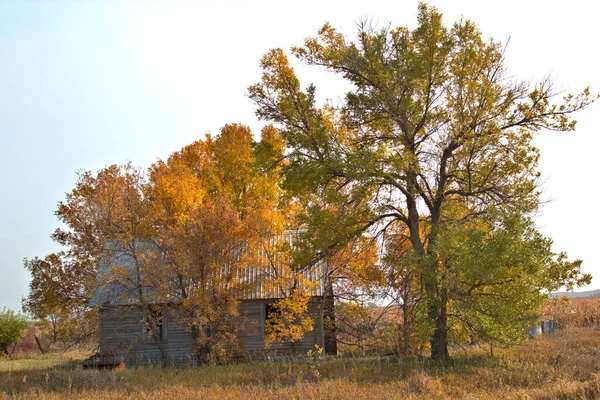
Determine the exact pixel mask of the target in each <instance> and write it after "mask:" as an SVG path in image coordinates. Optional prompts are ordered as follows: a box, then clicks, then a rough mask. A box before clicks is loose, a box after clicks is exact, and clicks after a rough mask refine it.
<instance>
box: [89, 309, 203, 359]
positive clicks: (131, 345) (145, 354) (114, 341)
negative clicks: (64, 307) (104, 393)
mask: <svg viewBox="0 0 600 400" xmlns="http://www.w3.org/2000/svg"><path fill="white" fill-rule="evenodd" d="M164 315H165V316H166V333H165V339H164V345H165V350H166V352H167V354H168V355H169V361H170V362H171V363H172V364H173V365H176V366H180V365H185V364H189V363H190V362H191V360H192V359H191V354H192V353H193V352H192V337H191V335H190V332H189V331H187V330H186V329H184V328H183V327H181V326H180V325H178V324H177V323H176V322H175V320H174V318H173V317H172V316H171V315H169V312H168V311H167V312H166V313H165V314H164ZM100 346H101V349H100V351H101V352H102V353H105V352H111V351H116V352H117V353H118V354H119V355H123V356H125V357H126V360H125V364H126V365H132V366H133V365H161V364H162V356H161V353H160V349H159V347H158V344H157V343H156V342H155V341H154V339H152V338H148V335H147V334H146V330H145V327H144V324H143V313H142V310H141V308H139V307H118V308H105V309H102V310H101V311H100Z"/></svg>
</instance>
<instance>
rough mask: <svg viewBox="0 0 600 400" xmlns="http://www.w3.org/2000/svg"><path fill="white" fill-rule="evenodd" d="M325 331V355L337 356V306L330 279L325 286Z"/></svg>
mask: <svg viewBox="0 0 600 400" xmlns="http://www.w3.org/2000/svg"><path fill="white" fill-rule="evenodd" d="M323 330H324V333H325V340H324V342H325V343H323V345H324V351H325V354H328V355H334V356H335V355H337V337H336V329H335V304H334V297H333V285H332V283H331V281H330V280H329V279H328V280H327V282H326V284H325V293H324V297H323Z"/></svg>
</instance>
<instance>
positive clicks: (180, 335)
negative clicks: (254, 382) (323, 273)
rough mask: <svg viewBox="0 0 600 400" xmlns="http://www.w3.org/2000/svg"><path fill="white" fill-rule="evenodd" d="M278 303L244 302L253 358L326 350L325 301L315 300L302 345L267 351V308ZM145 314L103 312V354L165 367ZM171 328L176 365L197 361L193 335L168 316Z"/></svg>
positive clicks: (245, 339) (244, 336) (245, 335)
mask: <svg viewBox="0 0 600 400" xmlns="http://www.w3.org/2000/svg"><path fill="white" fill-rule="evenodd" d="M274 301H275V300H244V301H242V303H241V305H240V311H241V312H243V313H244V314H245V315H246V317H247V318H248V322H247V324H246V326H245V329H244V330H243V332H242V333H241V334H240V339H241V341H242V343H243V345H244V350H245V351H246V352H247V353H248V354H249V355H250V356H251V357H253V358H277V357H278V356H282V355H285V354H290V353H295V354H306V352H307V351H309V350H312V349H314V346H315V344H317V345H319V346H320V347H323V323H322V322H323V318H322V301H321V298H315V300H313V301H311V303H310V305H309V313H310V315H311V316H312V318H313V320H314V328H313V330H312V331H311V332H307V333H306V334H305V335H304V338H303V340H302V341H301V342H297V343H294V345H293V346H292V345H291V344H290V343H284V344H273V345H271V346H270V347H269V349H266V350H265V348H264V340H263V338H264V334H265V317H266V312H265V307H266V305H267V304H271V303H273V302H274ZM142 321H143V313H142V310H141V308H139V307H115V308H104V309H101V310H100V332H101V334H100V352H101V353H107V352H112V351H116V352H117V353H118V355H120V356H125V357H126V360H125V364H126V365H129V366H146V365H161V363H162V357H161V354H160V350H159V347H158V344H157V343H156V342H154V340H153V339H151V338H147V335H146V333H145V328H144V325H143V323H142ZM166 321H167V329H166V339H165V342H164V343H165V349H166V351H167V353H168V354H169V358H170V362H171V363H172V364H173V365H176V366H181V365H186V364H190V363H192V362H193V361H192V360H193V346H192V338H191V333H190V332H189V331H188V330H186V329H185V328H184V327H182V326H180V325H178V324H177V323H176V321H175V320H174V318H173V317H172V316H170V315H169V313H168V312H167V313H166Z"/></svg>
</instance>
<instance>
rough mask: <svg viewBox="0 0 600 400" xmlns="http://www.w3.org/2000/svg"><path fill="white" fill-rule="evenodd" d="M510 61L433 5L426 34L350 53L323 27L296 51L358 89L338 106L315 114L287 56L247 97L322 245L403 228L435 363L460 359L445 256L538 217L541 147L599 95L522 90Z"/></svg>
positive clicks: (397, 35) (400, 32)
mask: <svg viewBox="0 0 600 400" xmlns="http://www.w3.org/2000/svg"><path fill="white" fill-rule="evenodd" d="M504 51H505V47H504V46H503V45H502V44H501V43H499V42H495V41H493V40H484V38H482V35H481V33H480V31H479V30H478V29H477V28H476V27H475V25H474V23H472V22H471V21H468V20H460V21H457V22H456V23H454V24H453V25H452V27H450V28H448V27H446V26H445V25H444V24H443V23H442V15H441V13H439V12H438V11H437V10H436V9H435V8H432V7H429V6H427V5H425V4H421V5H420V6H419V14H418V25H417V27H416V28H415V29H412V30H411V29H408V28H406V27H398V28H395V29H388V28H377V27H375V26H373V25H372V24H370V23H369V22H368V21H363V22H361V23H360V24H359V28H358V33H357V38H356V41H351V40H349V39H348V38H346V37H345V36H344V35H343V34H341V33H340V32H338V31H337V30H336V29H335V28H333V27H332V26H331V25H329V24H325V25H324V26H323V27H322V28H321V29H320V30H319V32H318V35H317V36H316V37H313V38H308V39H306V41H305V42H304V45H303V46H298V47H294V48H292V53H293V55H294V56H296V58H298V59H299V60H300V61H302V62H303V63H305V64H307V65H310V66H317V67H320V68H323V69H325V70H326V71H329V72H330V73H332V74H337V75H339V76H341V77H343V78H344V79H346V80H347V81H348V82H349V83H350V85H351V88H352V89H351V90H350V91H349V92H348V93H346V95H345V97H344V99H343V101H342V102H341V104H340V105H339V106H336V107H334V106H332V105H325V106H323V107H319V106H318V105H317V104H315V93H316V88H315V87H314V86H313V85H308V86H307V87H306V88H305V89H303V88H302V86H301V85H300V81H299V79H298V78H297V77H296V75H295V72H294V70H293V68H292V67H291V66H290V63H289V61H288V59H287V56H286V55H285V53H284V52H283V51H282V50H281V49H274V50H271V51H269V52H268V53H267V54H265V55H264V57H263V58H262V61H261V65H262V68H263V71H264V72H263V76H262V80H261V81H260V82H258V83H257V84H255V85H253V86H250V88H249V96H250V97H251V98H252V99H253V100H254V101H255V103H256V106H257V115H258V116H259V117H261V118H263V119H266V120H268V121H271V122H273V123H276V124H277V125H278V126H279V127H280V129H281V133H282V136H283V138H284V139H285V140H286V143H287V145H288V150H287V151H288V152H287V156H288V160H289V163H288V165H287V166H286V167H285V169H284V176H285V187H286V188H288V189H289V190H293V191H294V192H295V193H297V194H298V195H299V196H306V197H307V198H309V200H308V201H307V203H306V204H307V209H306V215H307V220H308V221H310V224H311V225H313V226H314V227H315V228H314V232H315V233H317V232H318V235H317V234H316V235H315V237H316V236H320V237H321V238H323V237H326V236H327V233H326V232H334V233H333V236H335V239H333V240H332V241H331V242H332V243H333V244H334V246H337V245H339V244H341V243H342V242H344V241H345V242H347V241H348V240H349V239H350V238H352V237H356V236H357V235H360V234H361V233H365V232H366V233H368V234H369V235H371V236H379V237H384V236H385V234H386V232H387V231H388V230H389V229H392V228H394V227H395V226H401V227H402V228H403V229H397V231H398V230H399V231H402V232H404V234H405V235H406V238H407V239H408V240H409V241H410V244H411V252H412V253H414V254H416V257H417V258H418V263H417V264H418V273H419V277H420V281H421V282H422V285H423V290H424V294H425V298H426V301H427V310H428V311H427V313H428V318H429V322H430V324H431V327H432V330H433V332H432V336H431V341H430V345H431V351H432V357H433V358H440V359H446V358H448V350H447V343H448V337H447V333H448V325H447V323H448V320H447V317H448V309H447V308H448V305H449V300H450V298H449V296H450V291H452V290H453V288H451V287H449V286H448V284H447V279H446V275H447V272H448V270H447V268H444V267H443V260H442V259H441V257H440V255H439V254H438V250H437V249H438V242H439V241H440V240H441V236H442V232H443V231H444V230H447V229H449V227H452V229H454V227H456V226H457V225H460V223H461V222H465V223H469V221H471V220H473V219H476V218H479V217H480V216H482V215H485V214H487V213H488V212H489V210H490V209H498V210H501V211H502V212H505V213H508V214H512V213H521V214H523V215H526V214H529V213H532V212H534V211H535V210H536V209H537V206H538V203H539V189H538V178H539V171H538V168H537V162H538V158H539V152H538V150H537V149H536V148H535V147H534V146H533V144H532V139H533V137H534V135H535V134H536V133H538V132H540V131H545V130H554V131H570V130H573V129H574V128H575V121H574V120H573V119H572V118H571V114H572V113H573V112H576V111H578V110H580V109H582V108H584V107H586V106H587V105H589V104H590V103H591V102H592V101H593V99H594V98H593V96H592V95H591V94H590V91H589V89H585V90H583V91H582V92H581V93H580V94H577V95H571V94H568V95H565V96H562V98H560V96H559V94H558V93H557V92H556V91H555V89H554V85H553V82H552V80H551V79H549V78H545V79H543V80H541V81H540V82H537V83H530V82H527V81H521V80H518V79H516V78H513V77H512V76H511V75H509V74H508V71H506V68H505V66H504ZM316 197H318V200H320V201H318V200H317V199H316ZM315 240H316V239H315ZM544 250H545V251H546V253H545V254H546V256H550V254H551V252H550V250H549V249H548V248H545V249H544ZM543 261H548V260H547V259H545V260H543ZM543 261H542V260H539V262H543ZM441 265H442V267H441ZM562 266H563V267H565V268H567V269H569V268H570V270H569V271H570V272H569V273H564V274H563V275H561V276H562V277H563V278H564V280H563V281H562V283H563V284H567V285H570V284H572V283H573V282H579V278H580V276H579V275H578V271H579V264H578V263H574V264H564V265H562ZM586 279H588V278H584V279H583V280H584V281H585V280H586ZM539 286H540V287H545V286H543V285H539ZM545 288H546V289H547V288H548V287H545ZM507 307H508V306H507Z"/></svg>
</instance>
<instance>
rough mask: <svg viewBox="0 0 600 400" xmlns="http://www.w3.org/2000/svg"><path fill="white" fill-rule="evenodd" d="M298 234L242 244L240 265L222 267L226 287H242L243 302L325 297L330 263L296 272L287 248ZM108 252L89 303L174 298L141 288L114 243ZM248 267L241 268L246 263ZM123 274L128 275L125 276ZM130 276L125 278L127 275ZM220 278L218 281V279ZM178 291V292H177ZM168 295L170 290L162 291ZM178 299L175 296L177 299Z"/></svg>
mask: <svg viewBox="0 0 600 400" xmlns="http://www.w3.org/2000/svg"><path fill="white" fill-rule="evenodd" d="M297 235H298V232H286V233H283V234H278V235H271V236H270V237H268V238H264V240H262V242H261V243H259V244H258V245H255V246H253V250H252V251H250V250H249V249H248V246H246V245H242V246H240V249H239V250H238V251H237V255H236V256H235V257H238V260H240V262H238V263H237V264H235V265H233V266H229V267H225V268H223V270H222V271H223V272H222V273H223V275H227V279H223V281H226V284H225V285H227V287H232V286H235V287H237V288H240V290H238V291H237V292H238V293H239V298H240V300H256V299H279V298H284V297H288V296H289V295H290V294H291V293H292V291H293V290H294V289H296V290H300V291H305V292H307V294H309V295H310V296H322V295H323V292H324V282H325V276H326V273H327V271H326V270H327V263H326V262H325V261H324V260H321V261H319V262H316V263H314V264H313V265H311V266H308V267H306V268H300V269H299V270H296V271H293V270H292V268H290V266H289V260H288V257H287V255H286V254H285V252H283V251H282V249H283V248H284V247H289V246H293V243H294V241H295V238H296V237H297ZM138 245H139V247H140V249H139V250H140V251H142V252H146V253H148V254H150V253H153V254H154V253H155V252H156V251H157V249H156V247H153V246H152V245H149V244H144V243H139V244H138ZM108 247H109V250H108V251H107V254H108V255H107V257H106V258H105V259H104V261H103V262H101V265H100V266H99V268H98V281H99V282H101V285H100V286H99V288H98V291H97V293H96V294H95V296H93V298H92V299H91V301H90V305H91V306H100V305H104V306H120V305H134V304H139V302H140V290H141V295H142V296H144V297H145V299H146V301H149V302H154V303H164V302H169V301H172V298H173V297H169V298H165V297H164V295H161V296H158V295H157V294H156V293H157V290H155V289H154V288H153V287H152V286H144V287H141V288H140V287H139V285H137V284H136V283H137V282H139V280H138V279H136V277H135V275H136V274H135V265H134V262H133V260H134V259H133V257H132V256H131V255H129V254H128V253H127V251H125V250H123V249H120V248H119V247H120V246H118V244H115V243H112V244H110V245H109V246H108ZM244 263H246V265H240V264H244ZM115 268H118V269H119V271H121V273H120V274H119V276H120V277H121V279H114V276H113V275H114V274H113V272H114V269H115ZM122 271H128V272H125V274H124V273H123V272H122ZM127 274H128V276H125V275H127ZM217 279H218V278H217ZM174 290H176V289H174ZM161 292H163V293H166V292H169V290H166V291H165V290H161ZM176 297H177V296H175V298H176Z"/></svg>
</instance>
